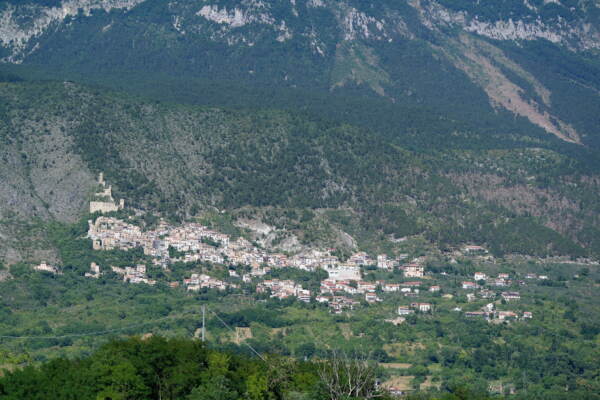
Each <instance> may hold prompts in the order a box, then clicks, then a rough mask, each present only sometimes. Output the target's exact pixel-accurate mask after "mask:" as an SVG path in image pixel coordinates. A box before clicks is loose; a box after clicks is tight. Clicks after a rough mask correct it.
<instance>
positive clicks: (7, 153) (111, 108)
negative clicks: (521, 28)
mask: <svg viewBox="0 0 600 400" xmlns="http://www.w3.org/2000/svg"><path fill="white" fill-rule="evenodd" d="M0 85H1V88H2V90H1V91H0V99H1V103H0V104H2V113H1V114H2V116H3V117H2V123H1V125H0V137H1V138H2V143H3V145H2V148H1V150H0V174H1V176H2V179H3V182H6V184H5V185H3V188H2V190H1V191H0V202H1V203H0V204H1V205H2V210H3V215H2V226H3V232H4V236H6V237H10V238H12V239H15V234H14V232H11V231H14V230H15V229H16V227H17V226H19V224H18V223H16V222H19V221H21V222H20V223H24V222H23V221H32V218H33V220H34V221H35V220H38V221H49V220H58V221H67V222H68V221H74V220H76V219H77V218H79V217H80V216H83V215H85V213H86V209H87V206H86V205H87V201H88V200H89V199H90V195H91V193H92V191H93V190H95V189H96V183H95V176H96V175H97V173H99V172H101V171H102V172H104V173H105V176H106V179H107V180H108V181H109V182H111V183H112V184H113V185H114V193H115V197H117V198H125V199H126V202H127V204H128V205H130V206H132V207H135V208H138V209H147V210H149V211H152V212H159V213H161V214H162V215H164V216H167V217H170V218H176V219H180V218H188V217H190V216H192V215H194V214H196V213H198V211H200V210H203V209H206V207H210V206H214V207H217V208H219V209H226V210H228V211H230V212H232V213H234V214H235V213H236V210H240V209H243V208H244V207H255V208H257V209H258V210H260V209H263V210H264V209H275V210H296V211H302V210H307V209H308V210H345V211H344V213H346V214H345V216H341V214H339V213H338V214H335V213H325V214H322V212H321V211H319V213H320V214H319V215H324V217H319V218H320V219H317V220H315V222H314V224H312V225H311V224H310V223H306V224H304V225H303V222H302V221H301V220H300V219H298V217H285V218H284V219H283V220H282V222H281V225H282V226H290V227H293V226H295V227H296V228H289V229H292V230H294V229H297V230H298V232H296V233H298V234H300V235H301V236H302V232H301V231H303V230H311V229H314V227H315V226H316V225H318V224H325V225H326V226H330V228H327V230H333V231H345V232H347V233H350V234H352V235H355V236H357V237H363V238H364V240H365V241H366V242H371V243H379V241H380V240H382V238H383V239H385V240H388V239H386V238H393V237H396V238H400V237H403V236H407V235H408V236H410V235H422V236H423V237H424V238H426V239H428V240H431V241H433V242H435V243H436V244H438V245H441V246H444V245H459V244H461V243H466V242H477V243H485V244H487V245H489V246H490V247H492V248H493V249H494V251H495V252H496V253H497V254H505V253H510V252H521V253H526V254H539V255H547V254H563V255H574V256H576V255H577V256H580V255H585V254H588V253H589V254H596V253H597V252H598V243H597V240H596V238H597V235H596V234H595V233H594V232H595V231H594V229H595V228H594V226H596V224H597V222H598V219H599V216H600V210H599V209H598V205H597V202H596V201H595V199H596V198H597V195H598V193H599V192H600V180H599V179H598V172H597V169H594V167H592V166H590V165H589V164H588V163H586V162H585V160H584V159H582V160H579V159H578V158H576V157H579V156H580V155H581V153H577V156H576V157H574V156H569V155H568V154H560V153H557V152H555V151H553V150H550V149H543V148H539V147H538V146H539V144H538V143H535V142H534V143H533V144H532V145H522V144H521V145H519V144H518V142H515V143H513V147H512V148H506V149H497V150H488V149H480V150H475V149H474V150H443V151H430V150H427V149H425V148H423V149H414V150H411V151H409V150H407V149H404V148H402V147H401V146H399V145H397V144H390V143H389V142H388V141H387V139H386V138H385V136H381V135H380V134H378V133H376V132H372V131H368V130H365V129H361V128H357V127H353V126H350V125H341V124H337V123H332V122H327V121H321V120H316V119H309V118H306V117H304V116H300V115H298V114H293V113H287V112H281V111H262V112H257V111H252V112H245V111H235V112H234V111H227V110H222V109H216V108H206V107H196V106H181V105H168V104H162V103H157V102H154V101H147V100H141V99H136V98H132V97H129V96H127V95H122V94H116V93H110V92H106V91H103V90H99V89H90V88H87V87H83V86H80V85H76V84H73V83H69V82H63V83H52V82H50V83H34V82H19V83H1V84H0ZM458 136H461V135H458ZM467 137H468V136H467ZM296 211H294V212H292V213H291V214H290V215H298V214H297V213H296ZM261 214H264V213H263V212H261V211H257V213H256V215H261ZM283 214H284V215H287V214H285V213H283ZM300 215H303V213H302V212H301V213H300ZM309 215H312V214H310V213H309ZM240 216H243V213H241V214H240ZM286 218H287V219H286ZM310 218H312V217H310ZM319 221H320V222H319ZM40 223H41V222H40ZM315 224H316V225H315ZM9 228H10V229H9ZM36 229H37V230H36ZM39 229H40V227H39V226H38V227H37V228H36V226H31V227H29V228H27V229H25V228H23V229H22V231H23V235H27V232H29V233H30V234H31V235H30V236H33V237H36V235H37V236H40V235H41V238H40V239H39V240H37V241H36V243H37V244H39V245H42V244H43V243H44V239H43V229H42V230H41V231H39ZM36 232H37V233H36ZM313 236H314V235H313ZM317 236H318V235H317ZM17 239H18V236H17ZM317 239H318V238H317ZM17 242H18V240H17ZM7 243H8V245H7ZM10 243H11V241H6V242H5V243H4V245H5V246H7V247H8V248H10V249H13V250H15V249H14V245H11V244H10ZM316 244H319V245H322V244H323V243H321V242H319V240H317V243H316ZM50 248H51V246H49V247H48V248H47V249H46V250H49V249H50ZM41 250H44V249H43V248H42V249H41ZM7 251H8V250H7V249H4V254H5V256H6V254H8V253H6V252H7ZM12 253H14V251H13V252H12ZM12 253H11V254H12ZM22 253H26V252H22ZM33 253H34V254H33V255H31V256H27V257H31V258H38V257H39V256H38V257H35V252H33Z"/></svg>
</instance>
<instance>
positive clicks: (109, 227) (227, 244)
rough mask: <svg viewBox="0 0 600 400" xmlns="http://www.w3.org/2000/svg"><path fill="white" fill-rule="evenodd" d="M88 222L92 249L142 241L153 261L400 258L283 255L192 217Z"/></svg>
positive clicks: (382, 261) (270, 263)
mask: <svg viewBox="0 0 600 400" xmlns="http://www.w3.org/2000/svg"><path fill="white" fill-rule="evenodd" d="M88 225H89V226H88V235H87V236H88V238H90V239H91V240H92V243H93V248H94V249H95V250H112V249H122V250H129V249H134V248H139V247H141V248H142V249H143V251H144V254H145V255H148V256H151V257H152V258H153V259H154V262H155V264H157V265H161V266H163V267H165V268H166V267H167V266H168V265H169V264H170V263H173V262H177V261H183V262H194V261H207V262H211V263H216V264H226V265H249V266H251V267H252V268H264V267H265V266H267V267H270V268H282V267H294V268H299V269H303V270H306V271H314V270H315V269H317V268H337V269H338V270H339V271H340V273H342V274H343V273H344V270H348V271H351V270H353V269H356V268H358V267H359V266H361V265H377V266H378V267H379V268H383V269H393V268H395V267H397V266H399V265H400V260H401V259H402V258H403V256H400V257H398V258H397V259H394V260H392V259H389V258H388V257H387V256H386V255H378V256H377V260H374V259H372V258H371V257H370V256H369V255H368V254H367V253H365V252H357V253H355V254H353V255H352V256H351V257H350V258H349V259H348V260H347V261H346V262H343V263H342V262H341V261H340V260H339V259H338V258H337V257H336V256H333V255H331V250H316V249H311V250H309V251H306V252H304V253H300V254H296V255H294V256H291V257H288V256H287V255H285V254H281V253H271V252H268V251H266V250H263V249H259V248H258V247H256V246H254V245H253V244H252V243H250V242H249V241H248V240H246V239H244V238H238V239H236V240H231V238H230V237H229V236H228V235H225V234H223V233H219V232H216V231H213V230H211V229H209V228H207V227H206V226H203V225H201V224H198V223H192V222H189V223H185V224H183V225H181V226H172V225H169V224H167V223H166V222H164V221H161V222H160V224H159V225H158V227H157V228H156V229H154V230H148V231H142V229H141V228H140V227H138V226H136V225H133V224H128V223H127V222H125V221H122V220H120V219H118V218H113V217H105V216H100V217H98V218H97V219H96V220H95V221H91V220H90V221H88ZM173 250H176V251H175V252H173ZM407 268H408V270H407V274H408V275H407V276H415V277H418V276H423V270H422V268H421V269H419V268H420V267H419V266H418V265H414V266H409V267H407Z"/></svg>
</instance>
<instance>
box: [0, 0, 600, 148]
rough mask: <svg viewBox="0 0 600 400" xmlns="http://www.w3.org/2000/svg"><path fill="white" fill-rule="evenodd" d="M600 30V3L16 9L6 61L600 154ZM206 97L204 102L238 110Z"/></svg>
mask: <svg viewBox="0 0 600 400" xmlns="http://www.w3.org/2000/svg"><path fill="white" fill-rule="evenodd" d="M599 22H600V9H599V5H598V2H597V1H594V0H581V1H573V0H553V1H547V0H503V1H495V2H471V1H451V0H437V1H433V0H411V1H407V2H403V1H400V2H398V1H391V0H383V1H378V2H368V1H358V0H289V1H287V0H281V1H275V2H266V1H259V0H238V1H232V0H214V1H201V2H198V1H190V0H173V1H169V2H165V1H160V0H62V1H58V0H45V1H41V2H39V1H37V2H33V1H27V0H18V1H17V0H9V1H4V2H2V3H0V58H1V59H2V60H3V61H4V62H5V63H9V64H22V65H25V66H37V67H40V68H43V71H44V73H45V74H52V73H56V74H60V76H62V77H71V78H73V79H75V78H74V77H75V76H77V77H79V78H80V79H83V80H85V79H90V77H91V76H95V77H97V80H100V81H102V83H107V82H108V81H110V82H112V83H115V82H116V81H119V82H118V83H117V84H115V85H116V86H119V87H121V86H123V87H127V86H131V85H132V84H133V83H132V80H137V81H143V82H144V83H143V84H141V85H142V86H145V89H146V91H152V90H153V89H152V87H153V86H156V85H158V86H161V85H162V86H164V85H165V83H164V82H165V81H166V80H163V81H162V82H163V83H160V82H161V81H159V82H157V80H156V78H155V76H156V75H157V74H159V75H160V76H163V77H164V76H169V77H170V80H171V81H175V82H176V89H177V90H180V91H184V88H185V87H186V86H187V87H189V82H190V81H192V80H202V81H203V82H210V83H211V84H212V85H216V83H217V82H235V83H234V84H232V85H231V86H235V87H236V89H239V88H240V87H243V86H244V85H249V87H250V88H252V87H256V86H257V85H258V86H260V87H261V88H263V90H264V88H265V87H267V88H270V89H272V90H273V91H278V90H284V89H285V90H300V89H304V90H307V91H309V92H310V93H313V94H314V93H322V94H323V95H324V96H327V95H329V94H343V95H347V96H349V97H353V96H361V97H366V98H370V99H371V100H370V101H372V102H375V103H374V104H381V102H383V105H381V107H390V109H392V110H393V109H394V107H402V106H405V107H428V108H430V109H435V110H436V112H438V113H439V114H441V116H443V117H444V118H448V119H450V120H458V121H465V122H468V123H469V124H471V125H472V126H473V129H477V130H482V129H489V127H490V126H493V127H495V128H496V129H497V130H501V131H503V132H502V133H506V132H507V131H519V132H521V133H523V132H527V131H532V130H533V131H535V130H536V129H538V130H541V131H543V132H545V133H546V134H549V135H554V136H555V137H557V138H559V139H560V140H562V141H565V142H569V143H575V144H584V145H590V146H598V143H599V142H600V134H599V132H598V126H600V124H599V123H600V113H598V112H595V111H597V110H600V96H598V94H599V91H600V60H599V58H598V51H599V49H600V23H599ZM82 76H83V78H81V77H82ZM125 76H126V78H124V77H125ZM139 86H140V85H139V84H138V88H139ZM204 89H206V85H204V86H202V89H201V91H202V92H203V93H202V95H198V94H196V95H195V97H194V96H193V97H194V98H195V101H197V102H203V103H210V102H211V99H208V97H210V96H213V97H214V98H215V99H219V101H221V102H227V101H229V102H230V101H232V100H231V99H227V100H226V101H224V100H223V99H222V98H223V93H222V92H223V91H224V89H223V88H222V87H217V88H216V89H215V88H213V93H212V94H209V93H206V92H207V91H206V90H204ZM177 90H176V91H177ZM198 91H200V90H198ZM249 91H250V92H252V89H249ZM158 92H159V93H160V92H161V90H158ZM162 92H163V93H164V92H165V90H162ZM232 97H236V96H232ZM275 97H276V96H275ZM270 98H273V96H271V95H268V96H257V97H254V98H252V100H251V102H252V103H256V102H258V103H263V104H266V105H268V106H273V104H270V103H268V101H269V100H268V99H270ZM215 101H217V100H215ZM378 101H379V103H378ZM282 103H283V104H282ZM290 104H291V106H292V107H296V106H298V105H297V103H294V102H290ZM276 106H278V108H280V107H282V106H285V101H284V102H282V101H279V103H278V104H277V105H276ZM307 107H308V108H310V105H309V106H307ZM381 107H379V108H381ZM392 113H393V111H392ZM515 117H517V118H516V119H515ZM356 118H357V119H359V120H360V119H364V116H363V115H361V114H360V112H359V113H358V116H357V117H356ZM515 121H518V122H515ZM352 122H356V121H352ZM500 127H501V128H500ZM395 129H396V130H398V129H399V128H398V127H397V124H396V128H395Z"/></svg>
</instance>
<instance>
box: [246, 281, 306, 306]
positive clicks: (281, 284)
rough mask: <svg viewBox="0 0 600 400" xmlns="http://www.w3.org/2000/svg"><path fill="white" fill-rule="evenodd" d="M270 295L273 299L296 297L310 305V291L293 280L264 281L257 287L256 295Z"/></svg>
mask: <svg viewBox="0 0 600 400" xmlns="http://www.w3.org/2000/svg"><path fill="white" fill-rule="evenodd" d="M267 292H268V293H270V294H271V298H277V299H287V298H288V297H296V298H297V299H298V300H300V301H303V302H305V303H310V290H307V289H304V288H302V286H300V285H298V284H297V283H296V282H294V281H292V280H280V279H270V280H264V281H262V282H261V283H259V284H258V285H257V286H256V293H267Z"/></svg>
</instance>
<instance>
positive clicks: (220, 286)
mask: <svg viewBox="0 0 600 400" xmlns="http://www.w3.org/2000/svg"><path fill="white" fill-rule="evenodd" d="M183 285H184V286H185V288H186V289H187V290H189V291H193V292H197V291H199V290H200V289H204V288H206V289H217V290H226V289H227V288H233V289H237V288H239V285H236V284H233V283H227V282H224V281H221V280H219V279H216V278H213V277H211V276H209V275H206V274H192V275H191V277H190V278H188V279H184V280H183Z"/></svg>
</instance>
